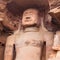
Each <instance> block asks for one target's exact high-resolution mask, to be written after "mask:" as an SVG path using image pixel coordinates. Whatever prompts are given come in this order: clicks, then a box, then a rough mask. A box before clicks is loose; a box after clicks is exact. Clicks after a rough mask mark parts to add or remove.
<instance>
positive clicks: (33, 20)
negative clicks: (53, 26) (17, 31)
mask: <svg viewBox="0 0 60 60" xmlns="http://www.w3.org/2000/svg"><path fill="white" fill-rule="evenodd" d="M38 20H39V11H38V10H37V9H27V10H25V11H24V13H23V17H22V25H23V26H30V25H36V24H37V23H38Z"/></svg>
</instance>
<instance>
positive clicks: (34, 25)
mask: <svg viewBox="0 0 60 60" xmlns="http://www.w3.org/2000/svg"><path fill="white" fill-rule="evenodd" d="M22 26H23V27H25V28H27V27H36V26H37V24H32V25H22Z"/></svg>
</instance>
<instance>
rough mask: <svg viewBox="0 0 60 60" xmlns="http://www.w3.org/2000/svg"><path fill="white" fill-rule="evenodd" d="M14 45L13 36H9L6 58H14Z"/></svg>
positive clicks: (8, 59) (5, 59)
mask: <svg viewBox="0 0 60 60" xmlns="http://www.w3.org/2000/svg"><path fill="white" fill-rule="evenodd" d="M13 45H14V41H13V36H9V37H8V38H7V42H6V47H5V54H4V60H12V59H13Z"/></svg>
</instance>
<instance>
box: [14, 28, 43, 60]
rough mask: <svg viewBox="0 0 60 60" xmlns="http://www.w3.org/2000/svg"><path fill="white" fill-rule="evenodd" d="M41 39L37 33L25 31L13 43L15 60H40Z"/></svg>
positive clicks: (35, 31)
mask: <svg viewBox="0 0 60 60" xmlns="http://www.w3.org/2000/svg"><path fill="white" fill-rule="evenodd" d="M42 44H43V39H42V35H41V33H39V31H37V30H35V29H33V30H30V31H29V30H26V31H24V33H23V34H21V35H20V37H19V38H18V39H17V40H16V41H15V45H16V51H17V54H16V60H40V54H41V47H42Z"/></svg>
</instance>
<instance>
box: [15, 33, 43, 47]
mask: <svg viewBox="0 0 60 60" xmlns="http://www.w3.org/2000/svg"><path fill="white" fill-rule="evenodd" d="M42 41H43V40H42V38H41V36H40V34H39V32H25V33H23V34H22V35H20V37H19V38H18V39H17V40H16V41H15V44H16V47H25V46H29V45H31V46H40V45H41V44H42Z"/></svg>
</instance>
